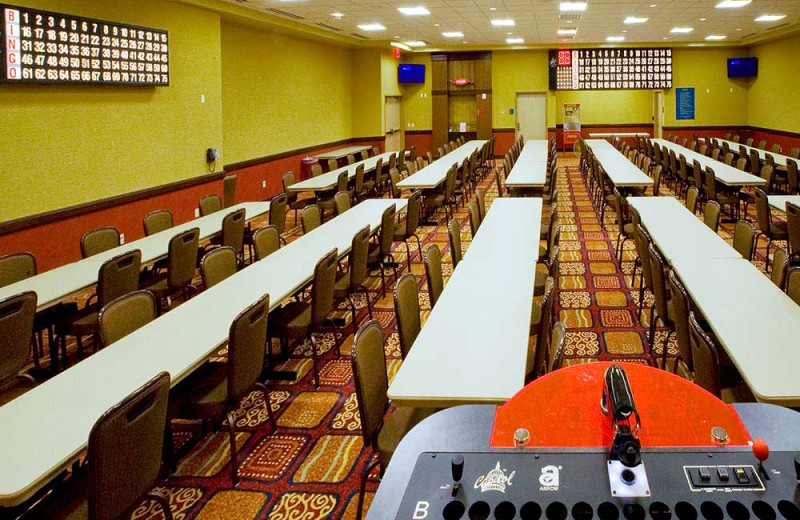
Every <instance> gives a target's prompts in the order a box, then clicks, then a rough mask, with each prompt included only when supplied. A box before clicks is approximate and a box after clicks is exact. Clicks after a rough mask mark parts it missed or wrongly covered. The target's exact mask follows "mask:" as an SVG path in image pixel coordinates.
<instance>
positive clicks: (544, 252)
mask: <svg viewBox="0 0 800 520" xmlns="http://www.w3.org/2000/svg"><path fill="white" fill-rule="evenodd" d="M539 258H547V248H546V247H545V246H539Z"/></svg>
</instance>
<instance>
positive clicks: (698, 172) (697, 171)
mask: <svg viewBox="0 0 800 520" xmlns="http://www.w3.org/2000/svg"><path fill="white" fill-rule="evenodd" d="M692 175H693V177H694V185H695V186H696V187H697V190H698V191H702V190H703V167H702V166H700V161H698V160H697V159H695V160H693V161H692Z"/></svg>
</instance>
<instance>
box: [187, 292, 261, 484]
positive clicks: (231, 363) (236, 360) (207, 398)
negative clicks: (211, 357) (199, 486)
mask: <svg viewBox="0 0 800 520" xmlns="http://www.w3.org/2000/svg"><path fill="white" fill-rule="evenodd" d="M268 316H269V295H268V294H265V295H264V296H262V297H261V298H259V299H258V301H256V302H255V303H253V304H252V305H250V306H249V307H247V308H246V309H245V310H243V311H242V312H241V313H239V315H238V316H236V318H235V319H234V320H233V323H232V324H231V328H230V332H229V334H228V360H227V362H226V363H224V364H222V363H218V364H217V365H220V369H219V370H218V371H217V372H216V373H214V374H212V375H211V376H210V377H209V378H207V380H206V381H204V383H203V384H202V385H201V387H200V388H199V389H196V390H195V391H193V392H192V394H193V396H194V397H195V398H194V400H193V401H192V403H191V407H192V412H193V415H194V416H196V417H199V418H200V419H202V420H203V421H204V423H205V421H208V420H219V419H221V418H223V417H224V418H226V419H227V423H228V435H229V440H230V450H231V481H232V482H233V485H234V487H235V486H236V484H237V483H238V482H239V460H238V453H237V451H238V450H237V447H236V415H235V411H236V407H237V406H238V404H239V402H240V401H241V400H242V399H244V398H245V397H247V396H248V395H249V394H250V393H251V392H252V391H253V390H256V391H259V392H261V394H262V395H263V396H264V402H266V403H267V404H266V408H267V415H268V416H269V422H270V425H271V426H272V430H273V431H275V430H276V429H277V427H276V425H275V418H274V417H273V415H272V406H271V405H270V396H269V391H268V390H267V387H266V386H265V385H264V383H262V382H261V381H260V380H259V377H260V375H261V371H262V369H263V367H264V361H265V359H264V358H265V349H264V344H265V343H266V340H267V317H268Z"/></svg>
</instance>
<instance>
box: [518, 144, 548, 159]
mask: <svg viewBox="0 0 800 520" xmlns="http://www.w3.org/2000/svg"><path fill="white" fill-rule="evenodd" d="M548 145H549V143H548V141H547V139H531V140H529V141H525V145H524V146H523V147H522V151H521V152H520V153H519V157H517V162H519V161H538V162H541V161H544V162H547V158H548V157H547V154H548V149H547V147H548Z"/></svg>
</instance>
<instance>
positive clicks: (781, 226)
mask: <svg viewBox="0 0 800 520" xmlns="http://www.w3.org/2000/svg"><path fill="white" fill-rule="evenodd" d="M754 197H755V200H756V221H757V223H758V229H759V233H758V235H757V236H756V248H758V239H759V238H760V237H762V236H763V237H765V238H766V239H767V248H766V251H765V256H766V259H767V261H766V264H767V265H766V270H767V271H769V247H770V245H771V244H772V242H773V241H774V240H778V241H782V240H787V241H788V240H789V228H788V226H787V224H786V222H781V221H777V222H773V221H772V211H771V209H770V207H769V199H768V198H767V194H766V193H765V192H764V190H762V189H761V188H756V189H755V192H754Z"/></svg>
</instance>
